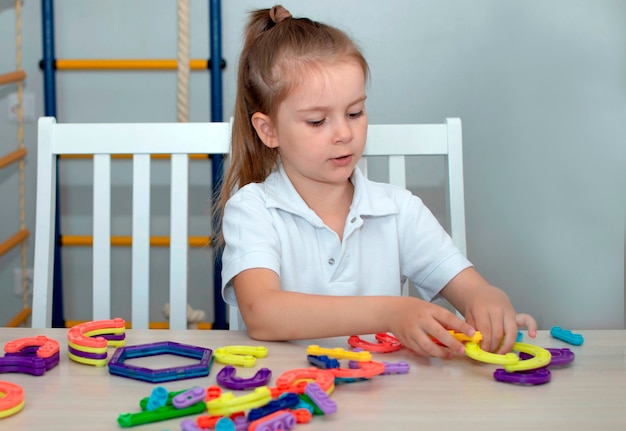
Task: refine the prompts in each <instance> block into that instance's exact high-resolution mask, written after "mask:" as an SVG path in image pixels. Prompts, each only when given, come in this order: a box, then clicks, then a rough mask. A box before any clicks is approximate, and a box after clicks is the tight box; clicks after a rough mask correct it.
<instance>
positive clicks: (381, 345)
mask: <svg viewBox="0 0 626 431" xmlns="http://www.w3.org/2000/svg"><path fill="white" fill-rule="evenodd" d="M348 344H349V345H350V346H352V347H359V348H361V349H363V350H367V351H369V352H379V353H389V352H395V351H397V350H400V349H401V348H402V344H400V343H392V342H384V341H379V342H378V343H371V342H369V341H367V340H364V339H362V338H361V337H359V336H358V335H351V336H350V337H349V338H348Z"/></svg>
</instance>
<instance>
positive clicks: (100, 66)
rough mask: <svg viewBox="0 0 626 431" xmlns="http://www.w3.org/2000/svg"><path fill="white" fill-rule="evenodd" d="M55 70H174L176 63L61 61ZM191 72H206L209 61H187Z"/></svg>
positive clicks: (154, 60) (109, 60)
mask: <svg viewBox="0 0 626 431" xmlns="http://www.w3.org/2000/svg"><path fill="white" fill-rule="evenodd" d="M55 68H56V69H57V70H176V69H177V68H178V62H177V61H176V60H170V59H146V60H141V59H140V60H134V59H64V60H63V59H61V60H55ZM189 68H190V69H191V70H208V69H209V60H206V59H191V60H189Z"/></svg>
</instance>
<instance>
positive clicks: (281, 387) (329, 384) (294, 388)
mask: <svg viewBox="0 0 626 431" xmlns="http://www.w3.org/2000/svg"><path fill="white" fill-rule="evenodd" d="M310 380H313V381H314V382H316V383H317V384H318V385H319V386H320V387H321V388H322V389H323V390H324V391H325V392H326V393H328V394H330V393H331V392H332V391H333V389H334V387H335V375H334V374H333V373H331V372H330V370H322V369H319V368H315V367H309V368H296V369H294V370H289V371H285V372H284V373H283V374H281V375H280V376H278V378H277V379H276V391H278V392H281V393H282V392H295V393H297V394H303V393H304V388H305V387H306V385H308V384H309V381H310ZM273 395H274V394H273ZM274 396H276V395H274Z"/></svg>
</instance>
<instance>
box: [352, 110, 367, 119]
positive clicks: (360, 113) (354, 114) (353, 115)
mask: <svg viewBox="0 0 626 431" xmlns="http://www.w3.org/2000/svg"><path fill="white" fill-rule="evenodd" d="M361 115H363V110H361V111H359V112H353V113H350V114H348V117H350V118H352V119H355V118H359V117H360V116H361Z"/></svg>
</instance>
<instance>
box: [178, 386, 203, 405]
mask: <svg viewBox="0 0 626 431" xmlns="http://www.w3.org/2000/svg"><path fill="white" fill-rule="evenodd" d="M205 396H206V390H205V389H204V388H201V387H200V386H194V387H193V388H191V389H188V390H186V391H185V392H181V393H180V394H178V395H176V396H175V397H174V398H172V405H173V406H174V407H176V408H177V409H184V408H186V407H189V406H191V405H193V404H195V403H199V402H200V401H204V397H205Z"/></svg>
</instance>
